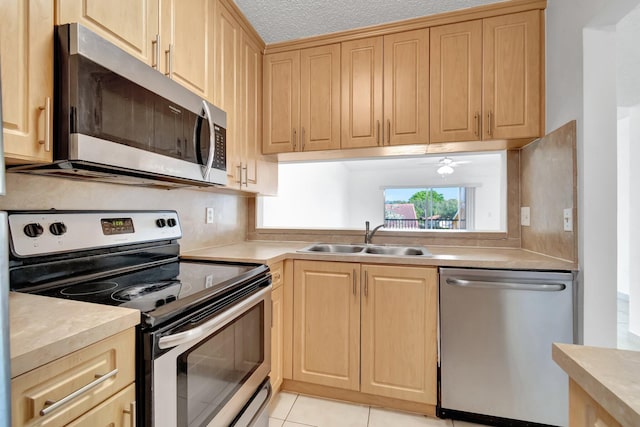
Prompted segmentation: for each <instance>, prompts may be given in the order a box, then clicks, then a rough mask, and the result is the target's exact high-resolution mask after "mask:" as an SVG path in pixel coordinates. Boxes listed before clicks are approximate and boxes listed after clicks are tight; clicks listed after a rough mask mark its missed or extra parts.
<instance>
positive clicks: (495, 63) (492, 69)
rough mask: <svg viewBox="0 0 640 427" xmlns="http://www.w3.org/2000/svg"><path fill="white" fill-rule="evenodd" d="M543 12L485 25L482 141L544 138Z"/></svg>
mask: <svg viewBox="0 0 640 427" xmlns="http://www.w3.org/2000/svg"><path fill="white" fill-rule="evenodd" d="M542 13H543V12H542V11H537V10H536V11H530V12H522V13H515V14H511V15H504V16H497V17H494V18H488V19H485V20H484V21H483V45H484V48H483V54H484V59H483V63H484V72H483V75H484V86H483V87H484V93H483V105H484V107H483V110H484V123H485V124H484V126H483V138H484V139H508V138H525V137H536V136H541V135H542V104H541V94H542V90H543V88H542V67H541V53H542V38H541V14H542Z"/></svg>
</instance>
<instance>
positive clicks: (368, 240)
mask: <svg viewBox="0 0 640 427" xmlns="http://www.w3.org/2000/svg"><path fill="white" fill-rule="evenodd" d="M382 227H384V223H383V224H380V225H378V226H377V227H375V228H374V229H373V230H371V231H369V221H365V223H364V243H365V244H367V245H368V244H370V243H371V240H372V239H373V235H374V234H376V231H378V230H379V229H380V228H382Z"/></svg>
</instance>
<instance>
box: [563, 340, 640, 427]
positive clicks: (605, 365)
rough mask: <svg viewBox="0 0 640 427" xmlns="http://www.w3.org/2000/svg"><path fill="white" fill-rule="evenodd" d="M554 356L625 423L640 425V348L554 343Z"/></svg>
mask: <svg viewBox="0 0 640 427" xmlns="http://www.w3.org/2000/svg"><path fill="white" fill-rule="evenodd" d="M553 360H554V361H555V362H556V363H557V364H558V365H559V366H560V367H561V368H562V369H564V371H565V372H566V373H567V374H568V375H569V377H570V378H571V379H573V380H574V381H575V382H576V383H577V384H578V385H579V386H580V387H582V389H583V390H584V391H586V392H587V393H588V394H589V395H590V396H591V397H592V398H593V399H594V400H595V401H596V402H598V403H599V404H600V406H602V407H603V408H604V409H605V410H606V411H607V412H608V413H609V414H611V415H612V416H613V417H614V418H615V419H616V420H617V421H618V422H619V423H620V424H622V425H623V426H640V352H637V351H629V350H616V349H610V348H598V347H588V346H581V345H572V344H554V345H553Z"/></svg>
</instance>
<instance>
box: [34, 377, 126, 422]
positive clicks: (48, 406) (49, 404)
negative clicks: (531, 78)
mask: <svg viewBox="0 0 640 427" xmlns="http://www.w3.org/2000/svg"><path fill="white" fill-rule="evenodd" d="M117 373H118V368H116V369H114V370H113V371H111V372H109V373H106V374H104V375H98V376H97V378H96V379H95V380H94V381H91V382H90V383H89V384H87V385H85V386H84V387H82V388H79V389H78V390H76V391H74V392H73V393H71V394H68V395H66V396H65V397H63V398H62V399H60V400H57V401H56V400H47V401H46V402H44V404H45V407H44V408H42V410H41V411H40V415H41V416H43V417H44V416H45V415H48V414H49V413H51V412H53V411H55V410H56V409H58V408H59V407H61V406H63V405H65V404H67V403H69V402H70V401H71V400H73V399H75V398H76V397H78V396H80V395H81V394H84V393H86V392H87V391H89V390H91V389H92V388H94V387H95V386H97V385H99V384H101V383H103V382H105V381H106V380H108V379H109V378H111V377H113V376H115V375H116V374H117Z"/></svg>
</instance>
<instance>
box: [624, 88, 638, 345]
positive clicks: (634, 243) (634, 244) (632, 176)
mask: <svg viewBox="0 0 640 427" xmlns="http://www.w3.org/2000/svg"><path fill="white" fill-rule="evenodd" d="M639 78H640V77H639ZM629 119H630V120H629V124H630V127H629V140H630V144H629V158H630V159H631V167H630V169H629V187H628V188H629V193H628V195H629V213H630V214H629V215H630V221H629V229H628V234H627V238H628V241H629V259H630V260H631V262H630V263H629V331H631V332H633V333H634V334H636V335H640V263H638V260H640V224H639V223H638V219H639V218H640V187H638V183H640V167H639V165H638V163H639V162H640V104H638V105H636V106H634V107H632V108H631V109H630V115H629Z"/></svg>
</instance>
